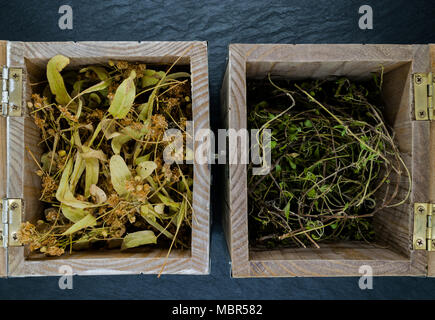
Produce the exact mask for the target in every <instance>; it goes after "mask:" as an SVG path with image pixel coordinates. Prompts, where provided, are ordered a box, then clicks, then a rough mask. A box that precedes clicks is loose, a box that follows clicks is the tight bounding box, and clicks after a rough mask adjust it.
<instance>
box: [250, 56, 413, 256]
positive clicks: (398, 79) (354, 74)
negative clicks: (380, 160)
mask: <svg viewBox="0 0 435 320" xmlns="http://www.w3.org/2000/svg"><path fill="white" fill-rule="evenodd" d="M381 66H383V68H384V74H383V99H384V102H385V105H386V109H385V112H384V117H385V119H386V121H387V123H388V124H389V125H390V126H391V127H392V128H393V129H394V131H395V136H396V142H397V143H398V146H399V150H400V152H401V155H402V157H403V159H404V161H405V163H406V165H407V167H408V168H409V169H410V170H411V160H412V149H411V116H412V111H411V103H410V101H411V100H410V90H411V87H410V83H409V80H408V79H410V75H411V66H412V65H411V61H391V60H390V61H373V60H371V61H322V62H319V61H306V62H266V61H265V62H258V61H255V62H250V61H247V63H246V77H247V78H248V79H262V78H265V77H267V75H268V74H269V73H270V74H271V76H272V77H279V78H286V79H290V80H303V79H325V78H328V77H330V76H346V77H348V78H351V79H354V80H364V79H368V78H370V77H371V76H372V73H373V72H379V71H380V68H381ZM400 179H401V183H402V181H403V183H406V181H407V177H406V176H405V175H404V176H402V177H400ZM404 189H406V187H404ZM399 192H406V190H399ZM379 193H382V191H379ZM411 218H412V208H411V205H410V198H408V201H407V203H405V204H403V205H401V206H398V207H392V208H385V209H383V210H381V211H380V212H378V213H377V214H375V216H374V219H373V223H374V229H375V237H376V241H375V243H373V244H367V243H365V242H350V241H349V242H345V241H342V242H334V243H329V244H327V243H320V247H321V248H320V249H315V248H306V249H305V248H279V249H274V250H264V249H260V248H255V247H251V246H250V248H249V260H250V261H261V260H263V261H264V260H383V261H386V262H388V261H397V260H402V261H404V260H410V237H411V227H412V225H411Z"/></svg>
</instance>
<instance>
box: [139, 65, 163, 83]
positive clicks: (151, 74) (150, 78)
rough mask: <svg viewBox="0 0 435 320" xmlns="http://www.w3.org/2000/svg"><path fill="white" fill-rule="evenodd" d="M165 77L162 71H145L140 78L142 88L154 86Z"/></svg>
mask: <svg viewBox="0 0 435 320" xmlns="http://www.w3.org/2000/svg"><path fill="white" fill-rule="evenodd" d="M164 76H165V73H164V72H163V71H158V72H157V71H155V70H151V69H147V70H145V71H144V76H143V77H142V88H144V87H151V86H154V85H156V84H157V83H158V82H159V81H160V79H162V78H163V77H164Z"/></svg>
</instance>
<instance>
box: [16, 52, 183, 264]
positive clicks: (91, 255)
mask: <svg viewBox="0 0 435 320" xmlns="http://www.w3.org/2000/svg"><path fill="white" fill-rule="evenodd" d="M178 58H179V57H176V56H165V57H148V56H147V57H143V58H138V57H118V56H111V57H106V56H101V57H83V58H82V57H80V58H70V64H69V65H68V66H67V67H66V68H65V70H68V69H79V68H81V67H84V66H88V65H90V64H107V62H108V60H113V61H117V60H122V61H131V62H140V63H145V64H147V65H150V67H151V68H152V65H156V66H160V67H162V66H164V67H169V66H170V65H171V64H172V63H174V62H175V61H176V60H177V59H178ZM24 60H25V70H24V77H23V78H24V79H25V88H24V97H25V100H26V101H29V100H30V98H31V94H32V93H33V92H32V87H34V86H33V85H31V84H35V83H38V82H40V81H42V80H45V79H46V77H45V73H46V66H47V62H48V60H49V59H39V58H32V59H28V58H25V59H24ZM176 68H177V69H178V70H182V71H186V72H190V70H191V65H190V58H189V57H181V58H180V59H179V60H178V62H177V65H176ZM24 140H25V145H26V146H27V147H28V148H29V149H30V150H31V152H32V153H33V154H34V155H35V157H36V158H37V159H40V156H41V154H42V152H43V150H42V148H40V147H39V145H38V143H39V141H40V140H41V139H40V133H39V129H38V128H37V127H36V125H35V124H34V123H33V120H32V118H30V117H29V116H28V114H26V116H25V125H24ZM23 161H24V167H25V169H24V183H23V184H24V213H23V221H30V222H33V223H35V222H36V221H37V220H39V219H41V218H42V217H43V207H42V203H41V202H40V201H39V197H40V190H41V181H40V177H38V176H37V175H36V174H35V172H36V171H37V170H38V167H37V165H36V163H35V162H34V160H33V159H32V157H31V155H30V153H29V152H27V151H25V153H24V160H23ZM167 252H168V250H167V249H165V248H150V247H146V246H145V247H141V248H135V249H129V250H126V251H123V252H121V251H120V250H119V248H118V249H104V250H83V251H76V252H74V251H73V252H72V253H71V254H64V255H62V256H60V257H46V256H45V255H43V254H40V253H30V252H29V250H27V248H25V251H24V254H25V259H26V260H53V259H87V258H88V259H99V258H101V259H104V258H112V259H122V258H132V257H134V258H142V257H144V258H145V257H146V258H155V259H158V258H165V257H166V255H167ZM169 257H170V258H189V257H191V249H190V248H189V249H176V248H173V249H172V250H171V254H170V256H169Z"/></svg>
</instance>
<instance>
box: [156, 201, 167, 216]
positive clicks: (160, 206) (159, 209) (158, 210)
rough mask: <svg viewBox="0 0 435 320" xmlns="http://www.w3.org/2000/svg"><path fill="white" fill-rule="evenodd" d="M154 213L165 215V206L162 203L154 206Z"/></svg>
mask: <svg viewBox="0 0 435 320" xmlns="http://www.w3.org/2000/svg"><path fill="white" fill-rule="evenodd" d="M154 211H155V212H156V213H158V214H163V213H165V205H164V204H162V203H159V204H156V205H155V206H154Z"/></svg>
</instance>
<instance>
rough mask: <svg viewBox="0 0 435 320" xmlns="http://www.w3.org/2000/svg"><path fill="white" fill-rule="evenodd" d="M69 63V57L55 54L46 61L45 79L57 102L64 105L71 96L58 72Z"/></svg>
mask: <svg viewBox="0 0 435 320" xmlns="http://www.w3.org/2000/svg"><path fill="white" fill-rule="evenodd" d="M68 64H69V59H68V58H67V57H65V56H63V55H60V54H59V55H56V56H54V57H53V58H51V59H50V61H48V64H47V80H48V84H49V86H50V90H51V93H53V94H54V95H55V96H56V101H57V103H59V104H62V105H66V104H68V102H70V101H71V97H70V96H69V94H68V92H67V91H66V88H65V83H64V82H63V78H62V75H61V74H60V72H61V71H62V70H63V68H65V67H66V66H67V65H68Z"/></svg>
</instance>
